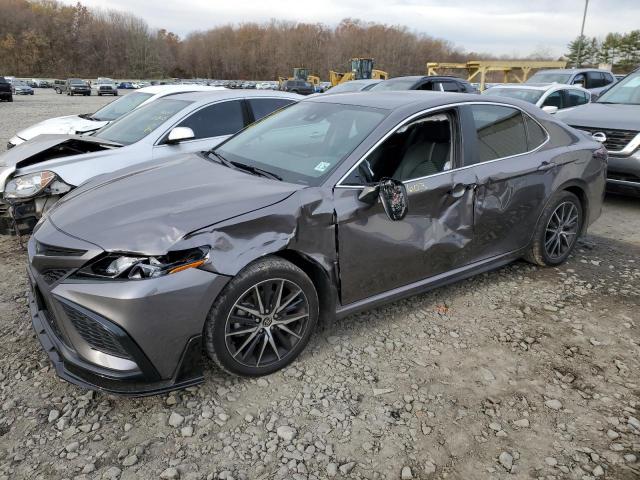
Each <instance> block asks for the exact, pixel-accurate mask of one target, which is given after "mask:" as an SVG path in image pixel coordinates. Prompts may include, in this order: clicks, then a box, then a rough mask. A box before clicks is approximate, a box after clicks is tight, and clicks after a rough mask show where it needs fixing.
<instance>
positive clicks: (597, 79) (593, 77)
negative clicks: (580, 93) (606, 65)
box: [587, 72, 605, 88]
mask: <svg viewBox="0 0 640 480" xmlns="http://www.w3.org/2000/svg"><path fill="white" fill-rule="evenodd" d="M604 85H605V82H604V75H603V74H602V73H600V72H587V88H598V87H602V86H604Z"/></svg>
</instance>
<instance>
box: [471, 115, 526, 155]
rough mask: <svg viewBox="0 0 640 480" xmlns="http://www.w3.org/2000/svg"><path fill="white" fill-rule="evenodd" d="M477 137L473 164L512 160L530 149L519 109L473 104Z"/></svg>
mask: <svg viewBox="0 0 640 480" xmlns="http://www.w3.org/2000/svg"><path fill="white" fill-rule="evenodd" d="M469 108H470V109H471V114H472V117H473V122H474V126H475V130H476V135H477V151H476V155H475V156H473V157H471V158H472V163H473V164H475V163H481V162H487V161H489V160H495V159H498V158H504V157H510V156H513V155H518V154H521V153H525V152H527V151H528V150H529V148H528V143H527V131H526V127H525V124H524V120H523V116H522V113H521V112H520V110H518V109H516V108H511V107H504V106H501V105H470V106H469Z"/></svg>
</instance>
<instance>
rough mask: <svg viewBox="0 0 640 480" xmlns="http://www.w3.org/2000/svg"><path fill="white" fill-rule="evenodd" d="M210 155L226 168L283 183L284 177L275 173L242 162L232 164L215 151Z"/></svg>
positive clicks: (210, 152)
mask: <svg viewBox="0 0 640 480" xmlns="http://www.w3.org/2000/svg"><path fill="white" fill-rule="evenodd" d="M208 153H209V154H210V155H214V156H215V157H216V158H218V160H220V163H221V164H222V165H224V166H225V167H229V168H233V169H235V170H244V171H245V172H249V173H252V174H253V175H258V176H260V177H267V178H271V179H273V180H280V181H282V177H281V176H279V175H276V174H275V173H272V172H269V171H267V170H263V169H262V168H258V167H254V166H253V165H246V164H244V163H240V162H232V161H230V160H227V159H226V158H224V157H223V156H222V155H220V154H219V153H218V152H216V151H215V150H209V152H208Z"/></svg>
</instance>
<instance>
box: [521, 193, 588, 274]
mask: <svg viewBox="0 0 640 480" xmlns="http://www.w3.org/2000/svg"><path fill="white" fill-rule="evenodd" d="M583 215H584V212H583V208H582V203H581V202H580V199H579V198H578V197H577V196H576V195H575V194H573V193H571V192H568V191H566V190H563V191H561V192H557V193H556V194H554V196H553V197H552V198H551V200H550V201H549V203H548V204H547V206H546V207H545V208H544V210H543V211H542V215H541V216H540V220H539V221H538V225H537V226H536V230H535V233H534V237H533V242H532V243H531V246H530V247H529V251H528V252H527V254H526V255H525V259H526V260H528V261H529V262H531V263H535V264H537V265H541V266H548V267H553V266H556V265H560V264H561V263H563V262H565V261H566V260H567V258H568V257H569V255H571V252H572V251H573V249H574V248H575V246H576V243H577V241H578V237H579V236H580V233H581V232H582V225H583V222H584V219H583Z"/></svg>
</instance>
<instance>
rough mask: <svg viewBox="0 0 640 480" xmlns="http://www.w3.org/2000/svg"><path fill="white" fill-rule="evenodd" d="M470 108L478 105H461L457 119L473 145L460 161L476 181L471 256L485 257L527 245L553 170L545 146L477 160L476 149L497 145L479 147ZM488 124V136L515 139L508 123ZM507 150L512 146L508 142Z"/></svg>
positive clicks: (546, 196) (552, 160)
mask: <svg viewBox="0 0 640 480" xmlns="http://www.w3.org/2000/svg"><path fill="white" fill-rule="evenodd" d="M488 106H490V104H483V105H482V107H483V108H484V107H488ZM473 107H479V105H473V106H471V105H470V106H467V107H465V108H463V109H462V111H463V114H462V121H463V123H466V125H465V132H468V134H467V135H466V138H465V142H466V143H467V144H468V145H469V146H471V145H474V147H473V149H471V150H472V151H473V155H472V156H471V157H468V158H466V159H465V160H466V161H467V162H468V163H469V165H467V166H466V167H467V168H465V169H464V170H467V171H468V172H469V174H472V175H473V177H475V180H474V183H475V184H476V187H475V209H474V231H475V238H474V242H473V243H474V246H473V249H472V250H473V257H474V259H475V260H484V259H488V258H491V257H496V256H499V255H502V254H506V253H510V252H515V251H517V250H519V249H521V248H524V247H526V246H527V245H528V244H529V242H530V240H531V237H532V235H533V230H534V228H535V225H536V222H537V220H538V216H539V214H540V212H541V209H542V206H543V205H544V202H545V201H546V199H547V198H548V195H549V192H550V188H551V184H552V183H553V180H554V178H555V175H556V174H557V172H556V167H555V163H554V157H553V155H554V154H553V150H548V149H544V148H537V149H534V151H530V152H523V153H519V154H516V155H510V156H506V157H504V158H502V157H500V156H499V155H498V158H495V159H492V160H490V161H482V159H481V158H479V155H480V154H481V152H482V151H483V150H486V149H487V148H489V149H491V148H496V145H493V146H487V145H486V142H485V144H484V145H483V144H482V143H483V140H482V139H479V138H478V136H477V135H476V134H475V133H476V128H475V126H473V124H474V119H473V117H472V116H471V110H470V108H473ZM501 107H504V106H501ZM513 110H514V111H519V110H517V109H513ZM492 128H494V132H495V135H494V137H493V140H496V139H497V140H498V141H499V142H505V143H512V142H514V141H515V140H514V138H515V135H514V131H513V130H512V129H510V127H509V125H500V124H496V125H495V126H493V127H492ZM525 131H526V129H525ZM472 132H473V134H472ZM506 148H507V149H515V147H513V146H512V145H509V146H507V147H506ZM527 148H528V147H527Z"/></svg>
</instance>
